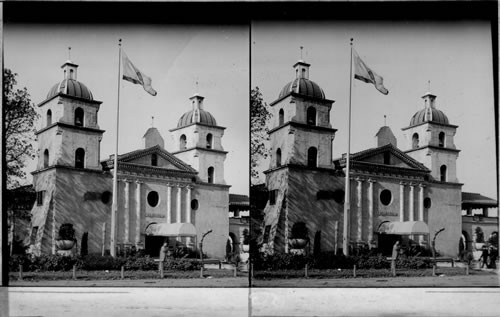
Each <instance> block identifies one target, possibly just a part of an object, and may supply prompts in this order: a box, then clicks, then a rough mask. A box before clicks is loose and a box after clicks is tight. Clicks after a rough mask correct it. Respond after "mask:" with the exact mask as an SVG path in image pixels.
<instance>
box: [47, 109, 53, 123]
mask: <svg viewBox="0 0 500 317" xmlns="http://www.w3.org/2000/svg"><path fill="white" fill-rule="evenodd" d="M51 124H52V110H50V109H49V110H47V126H49V125H51Z"/></svg>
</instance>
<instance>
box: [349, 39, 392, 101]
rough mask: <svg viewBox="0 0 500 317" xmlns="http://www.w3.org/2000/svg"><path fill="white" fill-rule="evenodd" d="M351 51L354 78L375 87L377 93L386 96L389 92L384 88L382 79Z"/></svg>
mask: <svg viewBox="0 0 500 317" xmlns="http://www.w3.org/2000/svg"><path fill="white" fill-rule="evenodd" d="M352 51H353V57H354V58H353V62H354V78H356V79H358V80H361V81H364V82H365V83H368V84H373V85H375V88H377V90H378V91H380V92H381V93H383V94H384V95H387V94H388V93H389V90H387V89H386V88H385V87H384V78H382V76H379V75H378V74H377V73H375V72H374V71H373V70H371V69H370V67H368V66H367V65H366V64H365V62H363V60H362V59H361V58H360V57H359V55H358V53H357V52H356V51H355V50H354V49H353V50H352Z"/></svg>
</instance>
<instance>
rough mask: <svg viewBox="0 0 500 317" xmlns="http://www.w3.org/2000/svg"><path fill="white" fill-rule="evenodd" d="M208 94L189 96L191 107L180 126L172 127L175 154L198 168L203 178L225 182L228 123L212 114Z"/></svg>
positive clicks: (217, 182) (222, 183)
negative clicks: (224, 142)
mask: <svg viewBox="0 0 500 317" xmlns="http://www.w3.org/2000/svg"><path fill="white" fill-rule="evenodd" d="M204 99H205V98H204V97H203V96H201V95H199V94H198V93H195V94H194V95H193V96H192V97H190V98H189V100H190V102H191V107H192V109H191V111H188V112H186V113H184V114H183V115H182V116H181V118H180V119H179V122H178V124H177V127H176V128H174V129H171V130H170V132H171V134H172V137H173V146H174V149H173V151H172V154H174V155H175V156H176V157H178V158H179V159H181V160H183V161H184V162H186V163H187V164H189V165H191V167H193V168H194V169H196V170H197V171H198V176H199V178H200V179H201V181H202V182H205V183H208V184H220V185H225V184H226V181H225V179H224V161H225V159H226V155H227V152H226V151H224V148H223V147H222V137H223V135H224V130H225V129H226V128H225V127H221V126H218V125H217V122H216V121H215V118H214V117H213V116H212V114H211V113H210V112H208V111H206V110H204V104H203V102H204Z"/></svg>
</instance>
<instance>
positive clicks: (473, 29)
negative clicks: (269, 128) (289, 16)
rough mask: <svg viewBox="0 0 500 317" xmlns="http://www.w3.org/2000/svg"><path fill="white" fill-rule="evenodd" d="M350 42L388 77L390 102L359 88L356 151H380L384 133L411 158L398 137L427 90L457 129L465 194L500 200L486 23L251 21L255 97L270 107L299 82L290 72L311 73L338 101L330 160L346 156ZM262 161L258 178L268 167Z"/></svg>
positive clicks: (420, 106)
mask: <svg viewBox="0 0 500 317" xmlns="http://www.w3.org/2000/svg"><path fill="white" fill-rule="evenodd" d="M350 38H354V47H355V49H356V51H357V52H358V54H359V55H360V57H361V58H362V59H363V60H364V62H365V63H367V65H368V66H369V67H371V68H372V70H374V71H375V72H377V73H378V74H379V75H381V76H382V77H383V78H384V84H385V87H386V88H387V89H388V90H389V95H387V96H385V95H383V94H381V93H380V92H378V91H377V90H376V89H375V87H374V86H373V85H371V84H366V83H364V82H361V81H359V80H353V91H352V136H351V152H357V151H361V150H365V149H368V148H372V147H375V138H374V136H375V134H376V133H377V131H378V129H379V128H380V127H381V126H383V125H384V114H385V115H387V125H388V126H389V127H390V128H391V129H392V131H393V133H394V134H395V136H396V138H397V141H398V147H399V148H400V149H403V150H405V149H407V146H406V142H405V140H404V138H403V131H401V128H404V127H407V126H408V125H409V123H410V119H411V117H412V116H413V114H415V112H417V111H419V110H420V109H423V107H424V105H423V100H422V99H421V96H423V95H424V94H425V93H426V92H427V91H428V80H430V81H431V92H432V93H433V94H435V95H437V99H436V108H437V109H440V110H442V111H443V112H444V113H445V114H446V116H447V117H448V119H449V121H450V124H454V125H458V126H459V127H458V129H457V133H456V135H455V139H454V140H455V145H456V147H457V149H460V150H461V152H460V153H459V158H458V161H457V177H458V179H459V181H460V182H462V183H465V184H464V186H463V191H471V192H479V193H482V194H483V195H486V196H488V197H491V198H494V199H496V196H497V189H496V174H497V171H496V165H495V162H496V153H495V130H494V99H493V66H492V65H493V64H492V49H491V31H490V26H489V24H488V23H483V22H480V21H476V22H470V21H462V22H408V23H405V22H399V21H398V22H375V23H374V22H356V21H348V22H319V21H318V22H302V21H297V22H254V23H253V24H252V38H251V41H252V52H251V54H252V56H251V59H252V83H251V84H252V88H253V87H255V86H258V87H259V88H260V90H261V92H262V94H263V98H264V101H265V102H267V103H268V104H269V103H271V102H273V101H274V100H276V99H277V98H278V95H279V92H280V91H281V89H282V88H283V86H284V85H285V84H286V83H288V82H290V81H291V80H293V79H294V78H295V74H294V71H293V68H292V66H293V64H295V62H296V61H297V60H299V59H300V49H299V47H300V46H304V53H303V59H304V60H305V61H306V62H307V63H309V64H311V67H310V74H309V78H310V79H311V80H312V81H314V82H316V83H317V84H319V85H320V87H321V88H322V89H323V90H324V92H325V94H326V98H328V99H332V100H335V103H334V104H333V108H332V111H331V123H332V126H333V128H336V129H338V131H337V133H336V137H335V141H334V157H335V158H337V157H339V156H340V155H341V154H342V153H345V152H346V151H347V131H348V120H347V118H348V114H347V113H348V104H349V62H350V61H349V59H350V48H349V42H350ZM268 164H269V163H268V162H263V164H262V165H263V166H261V167H262V169H263V170H265V169H267V168H268Z"/></svg>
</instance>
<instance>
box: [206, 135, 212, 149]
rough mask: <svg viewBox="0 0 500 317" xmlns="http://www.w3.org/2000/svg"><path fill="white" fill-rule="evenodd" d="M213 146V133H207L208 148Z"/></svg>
mask: <svg viewBox="0 0 500 317" xmlns="http://www.w3.org/2000/svg"><path fill="white" fill-rule="evenodd" d="M211 148H212V133H209V134H207V149H211Z"/></svg>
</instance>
